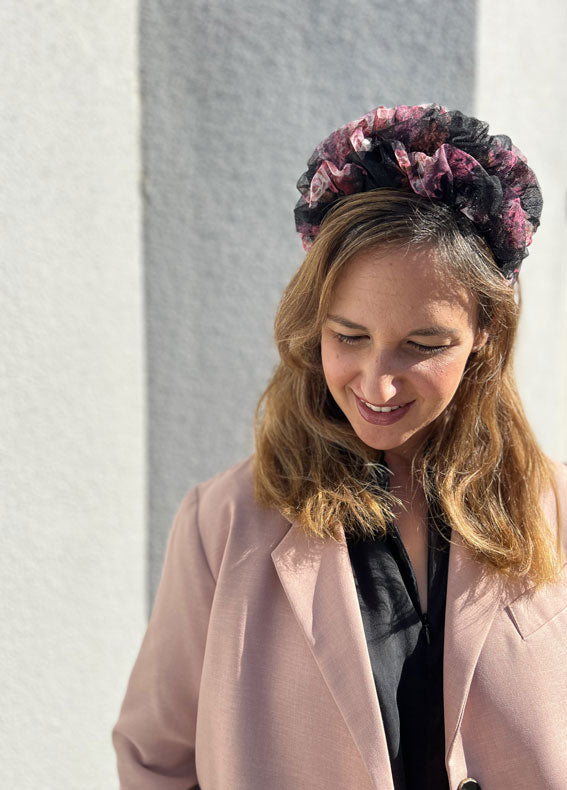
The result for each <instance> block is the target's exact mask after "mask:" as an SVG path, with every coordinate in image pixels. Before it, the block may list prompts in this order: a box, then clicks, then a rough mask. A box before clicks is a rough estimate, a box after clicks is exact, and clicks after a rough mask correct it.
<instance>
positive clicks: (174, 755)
mask: <svg viewBox="0 0 567 790" xmlns="http://www.w3.org/2000/svg"><path fill="white" fill-rule="evenodd" d="M198 505H199V499H198V489H193V491H191V492H190V493H189V494H187V495H186V497H185V499H184V500H183V502H182V503H181V506H180V508H179V510H178V512H177V515H176V516H175V519H174V522H173V526H172V528H171V532H170V536H169V540H168V544H167V549H166V554H165V560H164V566H163V571H162V576H161V581H160V584H159V587H158V591H157V594H156V599H155V603H154V607H153V611H152V615H151V617H150V620H149V623H148V628H147V631H146V634H145V636H144V639H143V641H142V646H141V648H140V652H139V654H138V657H137V659H136V662H135V664H134V668H133V670H132V673H131V676H130V680H129V683H128V687H127V691H126V695H125V698H124V702H123V704H122V708H121V711H120V715H119V718H118V721H117V723H116V725H115V727H114V729H113V732H112V740H113V744H114V748H115V750H116V756H117V763H118V774H119V777H120V788H121V790H188V789H189V788H196V787H198V784H197V774H196V768H195V725H196V718H197V702H198V696H199V684H200V679H201V671H202V666H203V655H204V650H205V641H206V636H207V628H208V623H209V613H210V609H211V604H212V600H213V595H214V591H215V579H214V577H213V574H212V572H211V569H210V567H209V564H208V561H207V557H206V554H205V551H204V548H203V544H202V541H201V536H200V532H199V525H198Z"/></svg>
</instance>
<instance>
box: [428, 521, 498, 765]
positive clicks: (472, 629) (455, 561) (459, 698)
mask: <svg viewBox="0 0 567 790" xmlns="http://www.w3.org/2000/svg"><path fill="white" fill-rule="evenodd" d="M502 594H503V584H502V582H501V581H500V580H499V579H498V578H497V577H496V576H494V575H489V574H486V573H485V572H483V568H482V564H481V563H480V562H478V561H476V560H475V559H474V558H473V556H472V554H471V552H470V551H469V549H468V548H467V547H466V546H465V545H464V543H463V541H462V539H461V537H460V535H458V534H456V533H453V538H452V544H451V552H450V556H449V576H448V581H447V605H446V612H445V648H444V667H443V689H444V704H445V740H446V752H447V760H449V759H451V757H452V756H454V759H455V760H456V761H457V762H461V761H462V755H458V754H457V753H455V754H453V752H454V750H455V749H456V748H457V747H458V744H459V743H460V739H459V738H458V733H459V728H460V725H461V720H462V717H463V712H464V708H465V704H466V701H467V697H468V693H469V689H470V685H471V682H472V678H473V674H474V670H475V667H476V664H477V661H478V657H479V655H480V651H481V649H482V646H483V644H484V642H485V640H486V637H487V635H488V631H489V630H490V626H491V624H492V621H493V620H494V616H495V615H496V612H497V610H498V608H499V605H500V602H501V600H502Z"/></svg>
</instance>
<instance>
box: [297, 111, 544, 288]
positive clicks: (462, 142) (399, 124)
mask: <svg viewBox="0 0 567 790" xmlns="http://www.w3.org/2000/svg"><path fill="white" fill-rule="evenodd" d="M380 187H390V188H393V189H405V190H408V191H413V192H415V193H416V194H417V195H422V196H424V197H428V198H433V199H435V200H441V201H443V202H444V203H447V204H448V205H450V206H452V207H453V208H454V209H455V210H457V211H461V212H462V213H463V214H465V215H466V216H467V217H468V218H469V219H470V220H471V221H472V222H473V223H474V225H475V226H476V229H477V230H478V232H479V233H480V235H481V236H482V237H483V238H484V239H485V241H486V242H487V244H488V245H489V247H490V248H491V250H492V253H493V255H494V258H495V260H496V263H497V265H498V267H499V268H500V270H501V272H502V274H503V275H504V277H505V278H506V279H507V280H510V281H511V282H515V281H516V279H517V277H518V273H519V271H520V265H521V263H522V260H523V259H524V258H525V257H526V256H527V255H528V251H527V247H528V246H529V245H530V244H531V241H532V235H533V234H534V232H535V231H536V230H537V228H538V225H539V218H540V215H541V209H542V197H541V191H540V188H539V184H538V182H537V179H536V177H535V174H534V172H533V170H531V169H530V168H529V167H528V164H527V161H526V158H525V156H524V155H523V154H522V152H521V151H520V150H519V149H518V148H516V147H515V146H514V145H513V144H512V141H511V140H510V138H509V137H507V136H506V135H494V136H492V135H489V134H488V124H486V123H483V122H482V121H479V120H477V119H476V118H469V117H467V116H466V115H463V113H461V112H459V111H458V110H457V111H448V110H446V109H445V108H444V107H442V106H440V105H439V104H423V105H418V106H415V107H406V106H404V105H401V106H399V107H392V108H388V107H377V108H376V109H375V110H371V111H370V112H369V113H367V114H366V115H364V116H363V117H362V118H360V119H359V120H357V121H353V122H352V123H347V124H346V125H345V126H341V127H340V128H339V129H337V130H336V131H335V132H333V133H332V134H331V135H330V136H329V137H327V138H326V139H325V140H323V142H322V143H320V144H319V145H318V146H317V148H316V149H315V151H314V152H313V154H312V155H311V158H310V159H309V161H308V163H307V170H306V171H305V173H303V175H302V176H301V178H300V179H299V181H298V182H297V188H298V190H299V191H300V193H301V197H300V198H299V200H298V202H297V204H296V206H295V225H296V228H297V230H298V232H299V234H300V236H301V240H302V242H303V247H304V249H305V250H308V249H309V248H310V247H311V245H312V244H313V241H314V240H315V237H316V236H317V234H318V233H319V229H320V225H321V222H322V220H323V217H324V216H325V214H326V213H327V211H328V210H329V209H330V208H331V206H332V205H333V204H334V203H335V202H336V201H337V200H339V199H340V198H342V197H344V196H345V195H352V194H354V193H357V192H367V191H368V190H371V189H378V188H380Z"/></svg>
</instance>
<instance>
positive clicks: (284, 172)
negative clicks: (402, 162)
mask: <svg viewBox="0 0 567 790" xmlns="http://www.w3.org/2000/svg"><path fill="white" fill-rule="evenodd" d="M141 8H142V25H141V41H140V47H141V62H142V89H143V98H144V101H143V124H142V138H143V147H144V163H145V165H144V167H145V182H144V183H145V218H144V228H145V261H146V272H147V284H148V370H149V393H148V395H149V415H150V420H149V430H150V432H149V463H150V477H149V486H150V489H149V493H150V500H149V501H150V510H149V523H150V588H149V594H150V599H151V597H152V596H153V592H154V590H155V585H156V582H157V579H158V576H159V570H160V568H161V561H162V555H163V545H164V541H165V537H166V533H167V530H168V529H169V523H170V519H171V516H172V514H173V511H174V509H175V507H176V506H177V503H178V502H179V501H180V499H181V496H182V494H183V493H184V491H186V490H187V488H189V487H191V486H192V485H194V483H196V482H197V481H199V480H203V479H206V478H207V477H209V476H210V475H212V474H214V473H215V472H218V471H220V470H221V469H222V468H224V467H225V466H227V465H228V464H230V463H232V462H233V461H235V460H237V459H239V458H242V457H244V456H245V455H247V454H248V453H249V452H251V449H252V420H251V418H252V413H253V410H254V406H255V404H256V401H257V400H258V397H259V396H260V393H261V392H262V390H263V389H264V387H265V385H266V383H267V380H268V377H269V374H270V371H271V369H272V366H273V364H274V363H275V352H274V349H273V344H272V339H271V338H272V321H273V315H274V312H275V309H276V306H277V303H278V301H279V297H280V294H281V291H282V290H283V287H284V286H285V284H286V283H287V281H288V280H289V278H290V276H291V274H292V272H293V271H294V270H295V268H296V267H297V266H298V265H299V263H300V261H301V258H302V251H301V244H300V242H299V240H298V238H297V236H296V234H295V230H294V225H293V213H292V211H293V206H294V205H295V202H296V200H297V197H298V193H297V191H296V189H295V182H296V181H297V179H298V177H299V175H300V174H301V173H302V172H303V171H304V170H305V165H306V161H307V158H308V156H309V155H310V154H311V151H312V150H313V148H314V147H315V145H316V144H317V143H318V142H319V140H321V139H322V138H323V137H325V136H326V135H327V134H329V132H330V131H331V130H332V129H334V128H336V127H337V126H339V125H340V124H342V123H345V122H346V121H349V120H352V119H353V118H356V117H358V116H360V115H362V114H363V113H364V112H366V111H367V110H369V109H370V108H372V107H375V106H376V105H378V104H384V105H386V106H388V105H391V104H401V103H404V104H417V103H420V102H426V101H438V102H441V103H444V104H446V105H447V106H450V107H460V108H461V109H463V110H464V111H465V112H466V111H469V112H470V111H471V110H472V102H473V87H474V59H475V52H474V47H475V39H474V29H475V11H476V5H475V3H474V2H473V3H471V2H469V1H468V0H408V1H407V2H404V4H403V14H401V13H400V7H399V6H398V5H397V4H392V3H388V2H376V0H358V1H357V2H346V3H345V2H336V3H330V2H326V1H324V0H313V1H312V2H308V3H306V2H304V1H303V0H287V2H285V3H271V4H266V3H264V2H262V0H242V1H241V2H239V3H237V4H236V3H232V2H228V0H217V2H214V3H211V2H208V0H207V1H205V0H200V1H199V0H195V1H194V2H191V3H187V2H185V0H161V1H160V2H155V1H154V0H142V2H141ZM440 20H443V24H440Z"/></svg>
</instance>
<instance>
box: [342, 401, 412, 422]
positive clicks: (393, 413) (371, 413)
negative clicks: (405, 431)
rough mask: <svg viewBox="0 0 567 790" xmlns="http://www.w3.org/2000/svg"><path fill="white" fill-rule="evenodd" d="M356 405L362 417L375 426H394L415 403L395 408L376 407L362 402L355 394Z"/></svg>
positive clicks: (400, 404)
mask: <svg viewBox="0 0 567 790" xmlns="http://www.w3.org/2000/svg"><path fill="white" fill-rule="evenodd" d="M355 399H356V405H357V407H358V411H359V413H360V416H361V417H363V419H364V420H366V422H369V423H372V424H373V425H392V424H393V423H395V422H398V421H399V420H402V419H403V418H404V417H405V415H406V414H407V413H408V411H409V410H410V408H411V406H412V404H413V403H415V401H413V400H412V401H409V402H408V403H399V404H395V405H394V406H375V405H374V404H373V403H369V402H368V401H365V400H362V398H359V397H358V395H356V394H355Z"/></svg>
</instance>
